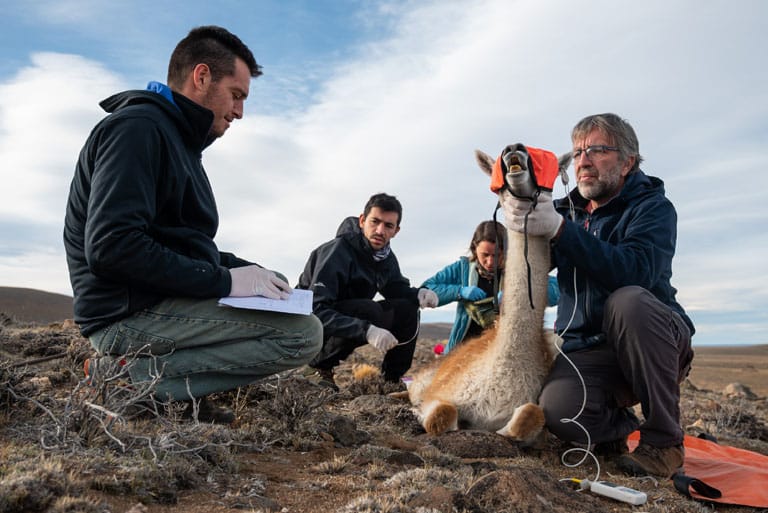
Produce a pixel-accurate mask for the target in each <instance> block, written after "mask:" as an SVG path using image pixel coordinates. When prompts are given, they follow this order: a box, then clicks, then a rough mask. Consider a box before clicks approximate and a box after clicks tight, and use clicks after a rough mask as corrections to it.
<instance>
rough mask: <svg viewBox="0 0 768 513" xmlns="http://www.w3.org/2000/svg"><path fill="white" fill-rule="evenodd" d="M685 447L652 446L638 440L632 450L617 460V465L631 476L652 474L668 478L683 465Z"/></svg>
mask: <svg viewBox="0 0 768 513" xmlns="http://www.w3.org/2000/svg"><path fill="white" fill-rule="evenodd" d="M684 460H685V448H684V447H683V445H682V444H681V445H674V446H672V447H654V446H653V445H648V444H645V443H643V442H640V445H638V446H637V447H636V448H635V450H634V451H633V452H630V453H627V454H625V455H623V456H622V457H620V458H619V460H618V461H617V465H618V467H619V468H620V469H621V470H622V471H624V472H625V473H627V474H629V475H633V476H645V475H649V474H650V475H654V476H661V477H664V478H669V477H672V476H673V475H675V474H676V473H677V472H678V471H679V470H680V469H681V468H682V466H683V461H684Z"/></svg>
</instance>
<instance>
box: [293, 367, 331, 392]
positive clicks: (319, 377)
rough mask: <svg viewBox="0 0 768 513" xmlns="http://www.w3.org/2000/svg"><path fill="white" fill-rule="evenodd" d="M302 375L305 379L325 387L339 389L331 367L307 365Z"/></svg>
mask: <svg viewBox="0 0 768 513" xmlns="http://www.w3.org/2000/svg"><path fill="white" fill-rule="evenodd" d="M302 375H303V376H304V377H305V378H306V379H307V381H310V382H312V383H315V384H318V385H320V386H323V387H326V388H332V389H333V390H334V391H336V392H338V391H339V387H338V385H336V380H335V379H334V378H333V369H319V368H316V367H310V366H309V365H307V367H306V368H305V369H304V371H303V372H302Z"/></svg>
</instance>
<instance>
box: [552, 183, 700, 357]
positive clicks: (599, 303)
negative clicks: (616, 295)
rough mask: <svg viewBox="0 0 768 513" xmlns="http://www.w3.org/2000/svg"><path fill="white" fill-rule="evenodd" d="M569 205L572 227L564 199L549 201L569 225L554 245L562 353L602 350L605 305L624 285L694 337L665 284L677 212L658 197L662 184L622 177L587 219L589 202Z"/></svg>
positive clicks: (576, 197) (577, 196) (576, 200)
mask: <svg viewBox="0 0 768 513" xmlns="http://www.w3.org/2000/svg"><path fill="white" fill-rule="evenodd" d="M570 198H571V200H572V201H573V204H574V207H575V218H574V219H573V220H572V219H571V217H570V213H569V202H568V199H567V198H563V199H560V200H558V201H556V202H555V207H556V209H557V211H558V212H559V213H561V214H563V216H565V218H566V220H567V221H566V222H565V224H564V227H563V230H562V233H561V234H560V237H559V238H558V239H557V241H556V242H554V243H553V246H552V256H553V265H554V266H556V267H557V280H558V283H559V286H560V301H559V303H558V305H557V320H556V322H555V329H556V331H557V332H558V333H560V334H562V333H563V330H565V328H566V326H567V327H568V329H567V331H566V332H565V335H564V343H563V350H564V351H565V352H568V351H574V350H577V349H582V348H585V347H590V346H593V345H596V344H599V343H601V342H602V341H603V337H602V335H601V329H602V323H603V309H604V305H605V301H606V299H607V298H608V295H609V294H611V293H612V292H613V291H615V290H617V289H618V288H620V287H625V286H628V285H637V286H640V287H643V288H645V289H647V290H649V291H650V292H651V293H652V294H653V295H654V296H656V297H657V298H658V299H659V300H660V301H661V302H662V303H664V304H666V305H668V306H669V307H670V308H671V309H672V310H673V311H675V312H677V313H678V314H679V315H680V316H681V317H682V319H683V320H684V321H685V323H686V324H687V325H688V327H689V328H690V329H691V334H693V332H694V326H693V323H692V322H691V320H690V319H689V318H688V316H687V315H686V313H685V311H684V310H683V308H682V306H680V304H678V302H677V301H676V299H675V295H676V293H677V290H676V289H675V288H674V287H672V285H671V284H670V279H671V277H672V257H673V256H674V254H675V244H676V239H677V213H676V212H675V208H674V206H673V205H672V203H671V202H670V201H669V200H668V199H667V198H666V196H665V194H664V182H662V181H661V180H660V179H658V178H656V177H652V176H648V175H646V174H645V173H643V172H642V171H640V170H638V171H637V172H634V173H632V174H630V175H628V176H627V180H626V182H625V183H624V187H623V188H622V190H621V193H620V194H619V195H618V196H616V197H615V198H613V199H611V200H610V201H609V202H608V203H607V204H605V205H603V206H601V207H598V208H597V209H595V210H593V211H592V213H589V212H587V210H586V206H587V203H588V201H587V200H586V199H585V198H583V197H582V196H581V194H579V192H578V190H574V191H572V192H571V194H570ZM574 272H575V274H576V288H575V289H574ZM574 304H575V305H576V310H575V312H574ZM571 316H573V320H571Z"/></svg>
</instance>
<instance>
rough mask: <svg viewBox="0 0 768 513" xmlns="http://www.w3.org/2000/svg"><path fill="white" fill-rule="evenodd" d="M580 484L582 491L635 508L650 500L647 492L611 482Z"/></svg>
mask: <svg viewBox="0 0 768 513" xmlns="http://www.w3.org/2000/svg"><path fill="white" fill-rule="evenodd" d="M579 484H580V485H581V489H582V490H589V491H591V492H592V493H596V494H598V495H603V496H605V497H610V498H611V499H616V500H617V501H621V502H626V503H627V504H632V505H633V506H639V505H641V504H645V501H647V500H648V496H647V495H646V494H645V492H641V491H639V490H634V489H632V488H627V487H626V486H620V485H617V484H616V483H611V482H609V481H588V480H586V479H582V480H581V481H580V482H579Z"/></svg>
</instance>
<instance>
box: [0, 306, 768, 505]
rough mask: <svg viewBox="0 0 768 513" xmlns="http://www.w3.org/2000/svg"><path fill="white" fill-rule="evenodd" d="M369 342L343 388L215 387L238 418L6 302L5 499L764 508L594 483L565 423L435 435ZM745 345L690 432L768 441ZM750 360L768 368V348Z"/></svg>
mask: <svg viewBox="0 0 768 513" xmlns="http://www.w3.org/2000/svg"><path fill="white" fill-rule="evenodd" d="M435 342H436V340H434V339H422V340H420V341H419V343H418V347H417V354H416V363H415V366H418V365H420V364H423V363H425V362H427V361H429V360H431V359H433V358H434V355H433V353H432V346H433V345H434V344H435ZM365 349H366V348H363V350H360V351H358V352H357V353H355V354H354V355H353V357H352V358H351V359H350V361H348V362H345V364H344V365H343V366H342V367H341V368H340V369H339V373H338V379H337V381H338V382H339V385H340V389H341V390H340V392H338V393H333V392H332V391H330V390H328V389H326V388H322V387H319V386H317V385H314V384H313V383H310V382H308V381H306V380H305V379H304V378H302V377H300V376H299V375H298V374H293V375H283V376H280V377H275V378H274V379H270V380H268V381H264V382H261V383H258V384H254V385H251V386H249V387H247V388H243V389H240V390H237V391H236V392H232V393H228V394H220V395H218V396H217V397H215V398H214V399H215V401H216V402H217V403H219V404H223V405H226V406H229V407H231V408H233V409H234V410H235V411H236V413H237V420H236V422H235V424H234V425H232V426H214V425H206V424H201V423H197V422H194V421H190V420H184V419H182V418H181V412H180V411H179V409H178V408H175V407H170V408H166V409H164V411H160V412H158V413H157V415H150V416H149V417H150V418H133V417H132V416H133V415H134V413H135V411H134V407H133V404H134V403H136V402H137V401H140V399H141V398H142V396H143V395H145V394H146V393H148V391H147V390H143V389H139V390H137V389H135V388H132V387H127V386H126V384H125V381H124V379H122V377H121V375H120V372H119V371H118V370H115V372H114V373H112V374H110V375H109V376H108V377H107V378H106V379H101V380H96V381H95V382H93V383H90V384H87V383H85V382H84V380H83V379H82V364H83V360H84V359H85V358H86V357H87V356H88V355H89V354H90V348H89V346H88V344H87V341H86V340H84V339H82V338H81V337H80V336H79V334H78V332H77V329H76V327H75V326H74V325H72V324H71V323H64V324H63V325H59V324H53V325H48V326H34V325H31V324H25V323H22V322H19V321H16V320H15V319H13V318H10V317H8V316H7V315H2V314H0V513H6V512H76V511H77V512H79V511H82V512H126V511H129V512H130V513H142V512H166V511H167V512H171V511H172V512H181V511H184V512H192V513H198V512H205V513H218V512H225V511H227V512H228V511H254V512H260V511H264V512H266V511H284V512H288V513H305V512H328V511H339V512H350V513H352V512H382V513H410V512H413V513H433V512H434V513H437V512H440V513H448V512H473V513H475V512H476V513H480V512H484V513H496V512H516V511H524V512H545V511H546V512H568V513H572V512H577V511H589V512H621V511H644V512H652V513H683V512H686V513H689V512H702V513H703V512H705V511H708V512H709V511H721V512H726V513H736V512H739V513H748V512H754V511H759V510H756V509H753V508H743V507H735V506H726V505H719V504H718V505H709V504H705V503H701V502H697V501H693V500H690V499H687V498H685V497H683V496H682V495H680V494H678V493H677V492H675V491H674V489H673V487H672V485H671V482H669V481H654V480H649V479H635V478H628V477H624V476H622V475H621V474H620V473H617V472H616V471H615V468H614V467H613V466H612V464H611V463H610V462H605V461H601V478H603V479H609V480H611V481H614V482H616V483H619V484H621V485H625V486H630V487H632V488H635V489H639V490H642V491H644V492H646V493H647V494H648V497H649V500H648V503H646V504H645V505H644V506H642V507H635V508H633V507H632V506H629V505H626V504H623V503H620V502H616V501H613V500H611V499H606V498H601V497H598V496H595V495H592V494H588V493H585V492H578V491H576V490H575V489H574V487H573V486H572V485H571V484H570V483H569V482H568V481H564V480H565V479H568V478H572V477H576V478H593V477H594V475H595V472H596V466H595V464H594V463H592V462H587V463H585V464H584V465H582V466H580V467H576V468H569V467H566V466H564V465H563V463H562V461H561V455H562V453H563V452H564V451H565V449H566V447H564V446H563V445H562V444H561V443H559V442H558V441H557V440H555V439H553V438H551V437H543V438H542V440H541V441H540V442H538V443H537V444H536V445H535V446H534V447H531V448H521V447H518V446H517V445H515V444H513V443H510V442H508V441H507V440H506V439H504V438H503V437H500V436H498V435H495V434H492V433H483V432H474V431H461V432H456V433H449V434H446V435H444V436H440V437H429V436H427V435H425V434H424V433H423V431H422V429H421V427H420V425H419V423H418V422H417V421H416V419H415V417H414V416H413V414H412V412H411V410H410V408H409V405H408V404H406V403H403V402H400V401H398V400H395V399H392V398H390V397H389V396H388V395H387V393H388V392H391V391H395V390H396V389H397V387H395V386H393V385H387V384H385V383H383V382H382V381H380V380H379V379H378V378H376V377H369V378H366V379H364V380H361V381H355V380H353V379H352V368H353V366H354V365H356V364H360V363H371V364H374V365H377V364H378V363H379V358H380V357H379V356H378V355H377V354H376V353H375V352H374V351H367V350H365ZM729 354H732V355H733V357H734V359H735V360H738V358H737V357H741V356H743V355H742V354H741V353H740V352H739V351H738V350H737V349H734V350H733V351H732V352H731V353H725V356H723V355H719V356H718V358H716V359H714V360H712V361H713V362H717V363H718V365H719V367H718V366H715V365H713V366H712V372H711V374H707V371H706V370H705V369H703V368H701V367H699V368H695V370H694V373H693V374H692V376H691V380H690V381H688V382H687V383H686V384H685V385H684V387H683V399H682V410H683V423H684V425H685V426H686V428H687V432H688V433H689V434H698V433H701V432H707V433H709V434H711V435H713V436H715V437H717V438H718V440H719V442H720V443H722V444H727V445H732V446H736V447H741V448H745V449H749V450H752V451H755V452H759V453H761V454H768V427H767V423H766V415H767V414H766V411H767V409H766V406H767V404H766V399H765V397H763V396H762V395H761V394H764V392H762V393H761V394H755V393H753V391H752V389H750V388H749V387H750V386H752V387H753V388H754V389H755V390H758V387H755V386H754V385H753V384H751V383H743V382H742V383H741V384H732V383H729V384H728V385H729V386H720V385H722V383H721V382H720V381H721V380H722V377H723V375H724V372H725V371H724V370H723V366H724V364H723V362H724V361H725V360H727V358H728V355H729ZM740 355H741V356H740ZM748 359H749V362H750V365H753V366H754V367H755V369H765V368H766V365H765V362H766V359H768V350H766V348H764V347H763V348H760V350H758V351H756V352H755V353H754V354H751V355H750V356H749V358H748ZM702 361H707V359H706V358H703V359H702ZM739 365H740V364H738V363H737V364H735V366H734V368H738V367H739ZM737 370H738V369H737ZM741 375H744V373H742V374H741ZM746 376H747V377H749V376H754V377H755V378H756V379H758V380H762V379H763V376H762V375H761V374H759V373H758V372H757V371H756V373H753V374H749V373H748V372H747V373H746ZM713 383H715V384H717V388H711V389H708V388H707V387H710V386H711V385H712V384H713ZM760 384H762V385H765V383H764V381H761V382H760V383H758V385H760ZM761 390H762V389H761ZM144 417H146V415H144Z"/></svg>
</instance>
